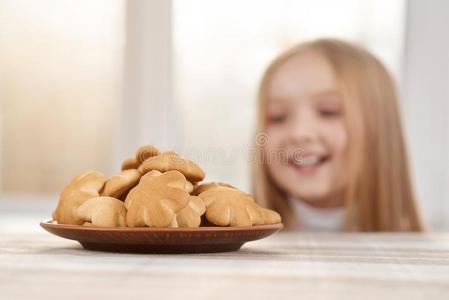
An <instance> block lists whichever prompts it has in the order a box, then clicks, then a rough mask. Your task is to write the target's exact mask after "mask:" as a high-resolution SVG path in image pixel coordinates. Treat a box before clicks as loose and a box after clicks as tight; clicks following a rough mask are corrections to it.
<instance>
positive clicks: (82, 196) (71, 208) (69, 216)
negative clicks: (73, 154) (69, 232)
mask: <svg viewBox="0 0 449 300" xmlns="http://www.w3.org/2000/svg"><path fill="white" fill-rule="evenodd" d="M105 181H106V178H105V177H104V175H103V174H102V173H100V172H96V171H92V170H89V171H87V172H84V173H83V174H81V175H79V176H76V177H75V178H74V179H73V180H72V181H70V183H69V184H68V185H67V186H66V187H65V188H64V190H63V191H62V193H61V195H60V197H59V202H58V206H57V207H56V210H55V211H54V212H53V219H54V220H56V221H58V223H60V224H77V225H81V224H83V223H84V221H83V220H82V219H81V218H79V216H78V215H77V212H76V210H77V209H78V207H79V206H80V205H81V204H83V203H84V202H85V201H87V200H88V199H90V198H93V197H97V196H99V191H100V190H101V189H102V188H103V185H104V183H105Z"/></svg>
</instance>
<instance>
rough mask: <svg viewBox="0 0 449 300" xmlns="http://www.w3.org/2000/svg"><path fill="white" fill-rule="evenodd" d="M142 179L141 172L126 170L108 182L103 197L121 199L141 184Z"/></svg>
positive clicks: (102, 192)
mask: <svg viewBox="0 0 449 300" xmlns="http://www.w3.org/2000/svg"><path fill="white" fill-rule="evenodd" d="M140 177H142V173H140V172H139V170H136V169H128V170H124V171H122V172H120V173H119V174H117V175H114V176H112V177H111V178H109V179H108V180H107V181H106V183H105V185H104V188H103V190H102V191H101V195H102V196H110V197H114V198H120V197H121V196H122V195H123V194H125V193H127V192H128V191H129V190H130V189H132V188H133V187H135V186H136V185H137V183H139V180H140Z"/></svg>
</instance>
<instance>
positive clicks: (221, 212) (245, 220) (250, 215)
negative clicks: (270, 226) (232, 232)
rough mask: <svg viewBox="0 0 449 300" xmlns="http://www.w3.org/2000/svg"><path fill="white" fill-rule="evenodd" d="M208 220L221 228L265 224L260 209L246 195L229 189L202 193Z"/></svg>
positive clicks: (223, 188)
mask: <svg viewBox="0 0 449 300" xmlns="http://www.w3.org/2000/svg"><path fill="white" fill-rule="evenodd" d="M199 197H200V198H201V199H203V201H204V204H205V205H206V219H207V220H208V221H209V222H211V223H213V224H215V225H219V226H252V225H261V224H264V215H263V213H262V211H261V210H260V207H259V206H258V205H257V204H256V203H255V202H254V200H253V199H252V198H251V197H250V196H249V195H248V194H246V193H243V192H242V191H239V190H237V189H234V188H229V187H217V188H213V189H209V190H207V191H205V192H202V193H201V194H200V195H199Z"/></svg>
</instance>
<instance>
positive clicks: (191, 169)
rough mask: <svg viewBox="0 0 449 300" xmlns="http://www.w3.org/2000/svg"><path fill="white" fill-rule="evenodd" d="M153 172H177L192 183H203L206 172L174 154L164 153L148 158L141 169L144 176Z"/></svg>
mask: <svg viewBox="0 0 449 300" xmlns="http://www.w3.org/2000/svg"><path fill="white" fill-rule="evenodd" d="M152 170H158V171H160V172H166V171H172V170H176V171H179V172H181V173H182V174H183V175H184V176H185V177H186V178H187V179H188V180H189V181H191V182H198V181H201V180H203V178H204V176H205V174H204V171H203V170H202V169H201V168H200V167H199V166H198V165H197V164H195V163H194V162H193V161H191V160H188V159H185V158H183V157H181V156H179V155H177V154H176V153H173V152H164V153H161V154H159V155H157V156H153V157H150V158H147V159H146V160H145V161H144V162H143V163H142V164H141V165H140V167H139V171H140V172H142V173H144V174H145V173H147V172H149V171H152Z"/></svg>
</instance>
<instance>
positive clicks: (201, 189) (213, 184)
mask: <svg viewBox="0 0 449 300" xmlns="http://www.w3.org/2000/svg"><path fill="white" fill-rule="evenodd" d="M218 187H229V188H234V189H235V187H233V186H232V185H230V184H227V183H223V182H207V183H202V184H200V185H196V186H195V187H194V189H193V192H192V195H195V196H198V195H199V194H201V193H202V192H205V191H207V190H210V189H214V188H218Z"/></svg>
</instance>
